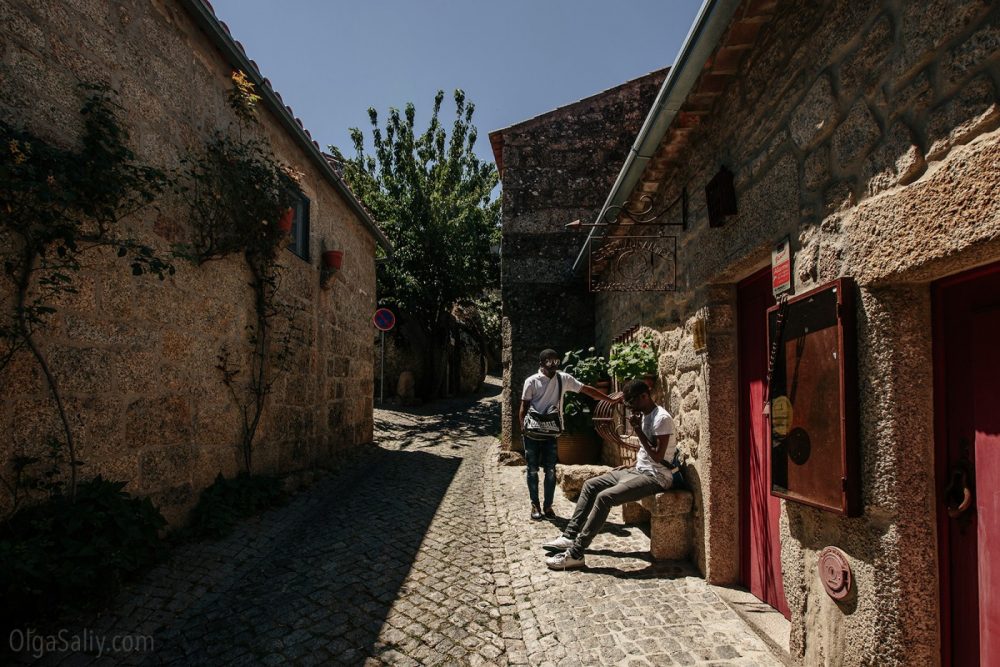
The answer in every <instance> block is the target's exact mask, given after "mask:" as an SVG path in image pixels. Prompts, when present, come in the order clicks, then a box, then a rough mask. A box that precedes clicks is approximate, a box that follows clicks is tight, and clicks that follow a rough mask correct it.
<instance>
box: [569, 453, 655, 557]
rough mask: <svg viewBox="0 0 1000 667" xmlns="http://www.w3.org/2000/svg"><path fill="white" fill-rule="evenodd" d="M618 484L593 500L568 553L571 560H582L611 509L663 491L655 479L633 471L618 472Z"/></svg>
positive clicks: (606, 489)
mask: <svg viewBox="0 0 1000 667" xmlns="http://www.w3.org/2000/svg"><path fill="white" fill-rule="evenodd" d="M615 472H618V473H620V477H619V479H618V483H617V484H615V485H614V486H612V487H610V488H605V489H603V490H602V491H600V492H599V493H598V494H597V496H596V497H595V498H594V507H593V509H592V510H591V511H590V516H588V517H587V522H586V523H585V524H584V525H583V528H582V529H580V532H579V533H578V534H577V535H576V539H575V540H574V541H573V546H572V547H571V548H570V550H569V553H570V555H571V556H572V557H573V558H582V557H583V552H584V550H585V549H586V548H587V547H589V546H590V543H591V542H593V541H594V537H595V536H596V535H597V533H599V532H600V530H601V528H602V527H603V526H604V522H605V521H607V520H608V514H609V513H610V512H611V508H612V507H615V506H617V505H621V504H624V503H627V502H630V501H633V500H639V499H640V498H645V497H646V496H648V495H651V494H654V493H659V492H660V491H663V486H661V485H660V483H659V482H658V481H656V478H654V477H650V476H649V475H643V474H642V473H638V472H635V471H634V470H619V471H615Z"/></svg>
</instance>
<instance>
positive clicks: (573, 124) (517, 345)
mask: <svg viewBox="0 0 1000 667" xmlns="http://www.w3.org/2000/svg"><path fill="white" fill-rule="evenodd" d="M666 73H667V70H665V69H663V70H659V71H656V72H651V73H650V74H647V75H645V76H643V77H640V78H638V79H634V80H632V81H629V82H627V83H624V84H622V85H620V86H616V87H615V88H611V89H610V90H606V91H604V92H602V93H598V94H597V95H593V96H591V97H588V98H585V99H582V100H579V101H577V102H574V103H572V104H568V105H566V106H563V107H559V108H558V109H554V110H552V111H549V112H548V113H544V114H542V115H540V116H536V117H535V118H531V119H529V120H526V121H523V122H521V123H518V124H516V125H512V126H510V127H507V128H504V129H502V130H496V131H494V132H491V133H490V143H491V144H492V146H493V154H494V156H495V157H496V163H497V168H498V171H499V173H500V178H501V180H502V182H503V194H502V206H503V229H502V241H501V243H502V248H501V261H500V273H501V279H500V283H501V289H502V295H501V296H502V300H503V324H502V326H503V359H502V365H503V378H504V384H503V386H504V389H503V392H504V393H503V400H502V406H503V416H502V426H501V439H502V441H503V445H504V447H506V448H508V449H509V448H511V447H513V448H515V449H520V448H521V442H520V437H519V428H520V425H519V424H517V423H516V422H517V419H516V415H517V410H518V405H519V404H520V398H521V395H520V391H521V387H522V386H523V384H524V380H525V379H526V378H527V377H528V376H529V375H531V374H533V373H535V372H536V371H537V370H538V353H539V352H540V351H541V350H544V349H545V348H550V347H551V348H554V349H557V350H559V351H564V350H570V349H575V348H581V347H589V346H590V345H593V343H594V320H593V313H594V298H593V295H592V294H590V293H589V291H588V290H587V287H586V285H582V284H581V283H580V281H579V280H578V279H577V278H576V277H575V276H574V274H573V272H572V266H573V258H575V257H576V253H577V252H578V251H579V245H580V242H579V234H576V233H574V232H570V231H567V229H566V223H568V222H571V221H573V220H578V219H587V220H589V219H592V218H593V217H594V216H595V215H596V213H597V212H598V211H599V210H600V207H601V204H602V203H603V202H604V197H605V195H606V193H607V191H608V189H609V188H610V187H611V185H612V184H613V183H614V178H615V174H616V171H617V169H618V167H619V166H620V165H621V163H622V161H624V159H625V156H626V155H627V154H628V147H629V144H630V143H631V142H632V139H633V138H634V137H635V134H636V132H638V131H639V127H640V126H641V124H642V120H643V118H644V117H645V114H646V112H647V111H648V109H649V105H650V103H651V102H652V100H653V97H654V96H655V95H656V91H657V89H658V88H659V86H660V84H661V83H662V82H663V78H664V77H665V76H666Z"/></svg>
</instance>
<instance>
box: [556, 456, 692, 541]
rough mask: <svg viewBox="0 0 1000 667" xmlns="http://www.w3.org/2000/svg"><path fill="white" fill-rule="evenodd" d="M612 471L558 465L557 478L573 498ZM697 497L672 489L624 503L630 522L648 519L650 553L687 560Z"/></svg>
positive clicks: (574, 499) (623, 516) (590, 467)
mask: <svg viewBox="0 0 1000 667" xmlns="http://www.w3.org/2000/svg"><path fill="white" fill-rule="evenodd" d="M609 470H611V468H610V467H608V466H599V465H581V466H568V465H562V464H560V465H558V466H556V480H557V482H558V484H559V488H560V489H562V491H563V494H565V496H566V497H567V498H569V499H570V500H572V501H576V499H577V498H579V497H580V489H582V488H583V484H584V482H586V481H587V480H588V479H590V478H591V477H597V476H598V475H601V474H603V473H605V472H607V471H609ZM693 505H694V496H693V495H692V494H691V492H690V491H688V490H686V489H671V490H669V491H664V492H663V493H657V494H654V495H651V496H646V497H645V498H643V499H642V500H641V501H640V502H636V503H625V504H624V505H622V519H623V520H624V522H625V523H627V524H634V523H645V522H647V521H648V522H649V553H650V555H651V556H652V557H653V559H654V560H684V559H686V558H688V557H689V556H690V555H691V547H692V544H691V542H692V523H691V522H692V519H691V510H692V507H693Z"/></svg>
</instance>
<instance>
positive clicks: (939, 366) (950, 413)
mask: <svg viewBox="0 0 1000 667" xmlns="http://www.w3.org/2000/svg"><path fill="white" fill-rule="evenodd" d="M933 296H934V325H935V330H934V357H935V359H934V362H935V366H934V370H935V422H936V440H937V452H936V486H937V495H938V497H937V500H938V503H937V505H938V528H939V540H940V542H939V561H940V568H941V569H940V573H941V626H942V627H941V637H942V641H941V648H942V654H941V657H942V664H943V665H944V666H945V667H949V666H954V667H965V666H966V665H998V664H1000V590H998V589H1000V388H998V380H1000V346H998V344H997V341H1000V264H995V265H992V266H990V267H985V268H982V269H977V270H976V271H971V272H968V273H965V274H962V275H959V276H954V277H951V278H948V279H945V280H942V281H940V282H938V283H936V284H935V285H934V288H933ZM962 466H967V467H968V469H969V470H971V471H972V484H971V487H970V488H972V489H973V490H974V503H973V506H972V507H971V508H970V509H969V510H968V511H966V512H964V513H963V514H961V515H960V516H958V517H957V518H956V517H952V516H949V514H948V506H949V501H950V504H951V506H952V507H954V506H955V505H956V502H955V497H952V498H949V497H947V494H946V493H945V492H946V490H947V489H948V488H949V483H950V482H951V479H952V474H953V472H954V471H955V470H956V469H960V468H961V467H962ZM956 497H957V498H960V497H961V493H958V494H957V496H956Z"/></svg>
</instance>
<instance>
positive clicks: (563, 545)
mask: <svg viewBox="0 0 1000 667" xmlns="http://www.w3.org/2000/svg"><path fill="white" fill-rule="evenodd" d="M542 546H543V547H545V548H546V549H558V550H559V551H566V550H567V549H570V548H572V547H573V540H571V539H569V538H568V537H564V536H563V535H560V536H559V537H557V538H556V539H554V540H549V541H548V542H546V543H545V544H543V545H542Z"/></svg>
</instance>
